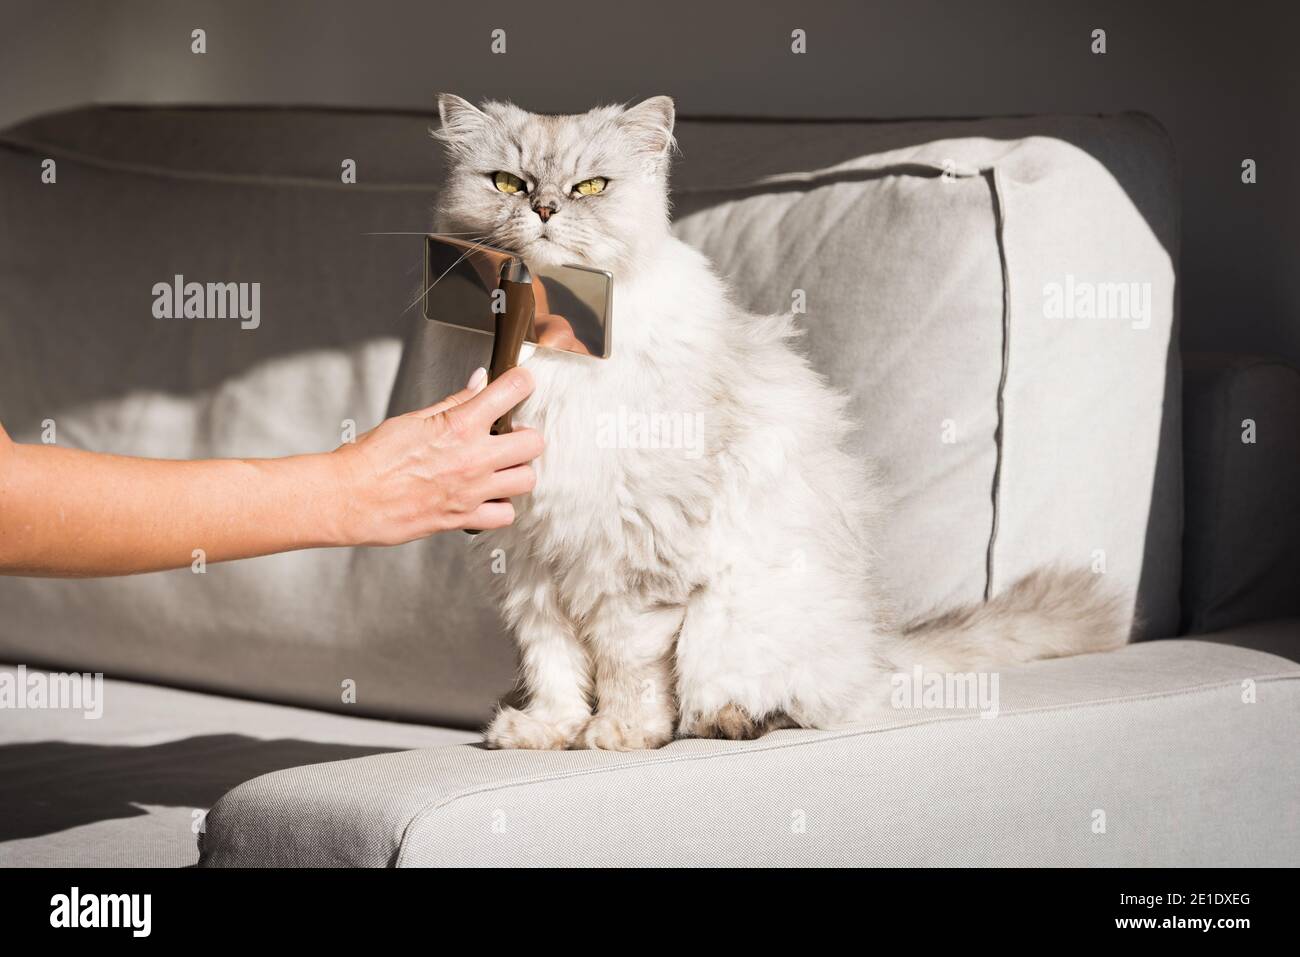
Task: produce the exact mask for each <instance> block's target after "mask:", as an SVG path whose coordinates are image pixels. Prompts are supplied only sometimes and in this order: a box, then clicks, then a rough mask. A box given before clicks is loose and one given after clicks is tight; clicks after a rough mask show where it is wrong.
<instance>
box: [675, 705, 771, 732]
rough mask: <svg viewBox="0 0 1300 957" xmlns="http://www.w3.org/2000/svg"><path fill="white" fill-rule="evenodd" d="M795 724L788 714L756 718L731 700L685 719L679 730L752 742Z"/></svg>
mask: <svg viewBox="0 0 1300 957" xmlns="http://www.w3.org/2000/svg"><path fill="white" fill-rule="evenodd" d="M792 727H795V724H794V722H792V721H790V720H789V719H788V718H786V717H785V716H784V715H779V714H776V715H766V716H764V717H762V718H755V717H754V716H753V715H751V714H750V713H749V712H748V711H746V710H745V709H744V708H741V707H740V706H739V705H736V704H731V703H730V702H728V703H727V704H724V705H723V706H722V707H721V708H717V709H716V710H713V711H708V712H703V713H696V714H694V715H690V716H688V717H683V718H682V723H681V726H680V727H679V728H678V729H677V733H678V734H680V735H682V736H683V737H688V738H725V739H727V740H728V741H751V740H753V739H754V738H761V737H762V736H763V735H765V734H767V732H769V731H775V730H776V729H778V728H792Z"/></svg>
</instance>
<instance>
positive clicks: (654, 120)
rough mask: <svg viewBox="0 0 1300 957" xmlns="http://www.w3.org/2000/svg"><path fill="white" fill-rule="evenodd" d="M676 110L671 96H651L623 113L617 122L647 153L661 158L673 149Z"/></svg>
mask: <svg viewBox="0 0 1300 957" xmlns="http://www.w3.org/2000/svg"><path fill="white" fill-rule="evenodd" d="M676 118H677V110H676V108H675V107H674V106H673V98H672V97H671V96H652V97H650V99H648V100H642V101H641V102H640V103H638V104H637V105H636V106H630V107H628V108H627V109H626V110H624V111H623V115H622V116H621V117H619V122H621V123H622V124H623V126H624V127H625V128H626V129H628V130H629V131H630V132H631V133H632V134H633V135H634V136H635V137H636V140H637V142H638V143H639V144H640V145H641V147H642V149H644V150H645V151H646V152H647V153H650V154H652V155H654V156H663V155H665V154H667V153H668V152H669V151H670V150H671V149H672V148H673V123H674V121H675V120H676Z"/></svg>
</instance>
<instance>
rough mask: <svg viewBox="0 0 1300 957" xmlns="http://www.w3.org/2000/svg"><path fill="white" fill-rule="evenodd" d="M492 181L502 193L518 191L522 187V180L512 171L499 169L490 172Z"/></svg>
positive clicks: (521, 189) (520, 190)
mask: <svg viewBox="0 0 1300 957" xmlns="http://www.w3.org/2000/svg"><path fill="white" fill-rule="evenodd" d="M492 182H493V183H495V184H496V187H497V189H499V190H501V192H503V193H518V192H522V191H523V188H524V181H523V180H522V179H520V178H519V177H518V176H516V175H515V174H514V173H507V172H505V171H504V170H499V171H498V172H495V173H493V174H492Z"/></svg>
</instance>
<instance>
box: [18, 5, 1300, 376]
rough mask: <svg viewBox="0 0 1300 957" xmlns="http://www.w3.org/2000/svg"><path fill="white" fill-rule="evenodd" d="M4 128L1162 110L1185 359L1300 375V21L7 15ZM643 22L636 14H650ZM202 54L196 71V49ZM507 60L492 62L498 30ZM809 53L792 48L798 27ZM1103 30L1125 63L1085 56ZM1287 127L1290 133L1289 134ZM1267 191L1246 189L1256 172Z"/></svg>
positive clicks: (1031, 10)
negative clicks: (402, 114)
mask: <svg viewBox="0 0 1300 957" xmlns="http://www.w3.org/2000/svg"><path fill="white" fill-rule="evenodd" d="M0 9H3V20H2V21H0V126H7V125H9V124H10V123H13V122H16V121H17V120H19V119H22V118H25V117H28V116H32V115H35V114H37V113H41V112H44V111H48V110H53V109H60V108H64V107H68V106H73V105H80V104H85V103H92V102H97V103H286V104H322V105H331V106H382V107H404V108H413V109H421V110H423V109H430V108H431V102H432V100H431V97H432V94H433V93H434V92H435V91H437V90H442V89H450V90H455V91H457V92H459V93H461V94H463V95H466V96H469V97H481V96H495V97H508V98H511V99H514V100H516V101H517V102H519V103H520V104H522V105H524V106H527V107H530V108H533V109H537V110H544V111H572V110H579V109H584V108H586V107H588V106H590V105H592V104H594V103H596V102H602V101H605V102H607V101H614V100H624V99H630V98H635V97H639V96H644V95H649V94H653V93H660V92H667V93H671V94H672V95H674V96H675V97H676V98H677V100H678V104H679V108H680V110H681V111H682V112H683V113H684V114H689V115H705V114H726V115H753V116H799V117H814V116H816V117H837V116H838V117H907V116H978V115H987V114H994V113H1045V112H1087V113H1096V112H1111V111H1117V110H1127V109H1137V110H1145V111H1147V112H1149V113H1152V114H1153V115H1155V116H1156V117H1157V118H1158V119H1159V120H1161V122H1163V123H1164V124H1165V126H1166V127H1167V128H1168V129H1169V130H1170V132H1171V133H1172V134H1173V137H1174V141H1175V144H1176V146H1177V148H1178V151H1179V155H1180V157H1181V162H1182V166H1183V176H1184V181H1183V201H1184V224H1183V233H1184V236H1183V240H1184V247H1183V261H1182V267H1183V278H1184V284H1183V310H1184V329H1183V336H1184V347H1185V348H1187V349H1214V350H1228V351H1244V352H1260V353H1267V354H1275V355H1282V356H1285V357H1287V358H1289V359H1290V360H1291V361H1293V362H1296V363H1300V268H1297V267H1298V266H1300V262H1298V260H1300V256H1297V253H1298V252H1300V182H1298V178H1297V176H1296V174H1295V172H1294V168H1295V164H1296V160H1297V157H1298V156H1300V134H1298V133H1297V130H1296V125H1295V123H1294V118H1295V117H1296V116H1297V113H1298V111H1300V68H1298V67H1297V66H1296V58H1295V53H1294V51H1293V49H1292V47H1293V46H1294V43H1295V38H1296V36H1297V32H1298V30H1297V28H1298V27H1300V13H1298V12H1297V11H1300V4H1297V3H1295V2H1291V0H1288V2H1285V3H1284V2H1259V0H1235V2H1233V3H1230V4H1229V3H1223V4H1218V5H1210V4H1201V3H1196V2H1174V0H1146V2H1132V0H1129V2H1052V3H1049V2H1044V0H986V2H979V3H976V2H963V0H947V2H944V0H878V2H873V3H847V2H840V3H836V2H829V0H801V2H797V3H796V2H789V3H779V4H778V3H761V4H760V3H754V2H748V3H741V2H707V3H706V2H701V0H691V2H685V0H659V2H653V0H652V2H643V3H635V2H606V3H596V2H592V0H586V2H574V0H561V2H547V3H536V2H534V3H520V2H517V0H494V2H492V3H482V2H475V3H465V4H460V5H454V6H453V5H450V4H445V3H429V2H423V3H419V2H395V0H388V2H368V3H362V2H356V0H318V2H305V0H280V2H275V3H261V2H226V3H215V2H189V3H187V2H177V0H138V2H132V0H127V2H121V3H112V4H109V3H100V2H95V0H83V2H76V0H46V2H35V0H5V2H3V4H0ZM636 9H641V10H644V11H645V15H644V16H642V17H637V16H634V15H633V12H632V11H634V10H636ZM194 27H203V28H205V29H206V30H207V33H208V53H207V54H206V55H205V56H195V55H193V54H191V53H190V50H189V42H190V30H191V29H193V28H194ZM497 27H500V28H504V29H505V30H506V31H507V38H508V40H507V42H508V52H507V53H506V54H505V55H504V56H494V55H492V54H491V53H490V52H489V48H488V45H489V34H490V32H491V30H492V29H493V28H497ZM795 27H800V28H802V29H804V30H806V31H807V33H808V37H809V43H808V47H809V49H808V53H807V54H805V55H803V56H795V55H793V54H791V53H790V52H789V35H790V31H791V30H792V29H793V28H795ZM1095 27H1102V28H1104V29H1106V31H1107V34H1108V52H1107V53H1106V55H1105V56H1095V55H1093V54H1092V53H1091V52H1090V51H1089V42H1090V40H1089V34H1090V33H1091V31H1092V30H1093V29H1094V28H1095ZM1284 117H1285V118H1288V122H1286V123H1284V122H1283V118H1284ZM1246 157H1250V158H1252V159H1254V160H1256V161H1257V162H1258V164H1259V182H1258V183H1257V184H1255V185H1253V186H1246V185H1243V184H1242V183H1241V181H1240V166H1241V161H1242V160H1243V159H1244V158H1246Z"/></svg>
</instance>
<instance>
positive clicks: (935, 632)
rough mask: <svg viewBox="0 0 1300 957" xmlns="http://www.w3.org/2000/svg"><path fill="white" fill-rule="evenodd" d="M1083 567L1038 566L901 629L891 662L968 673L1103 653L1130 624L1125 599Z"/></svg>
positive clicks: (1116, 643)
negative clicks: (989, 593) (983, 596)
mask: <svg viewBox="0 0 1300 957" xmlns="http://www.w3.org/2000/svg"><path fill="white" fill-rule="evenodd" d="M1103 579H1104V576H1102V575H1095V574H1093V573H1091V572H1090V571H1088V570H1087V569H1071V570H1063V569H1060V568H1056V567H1048V568H1040V569H1038V570H1036V571H1033V572H1030V573H1029V574H1028V575H1026V576H1025V577H1024V578H1021V579H1020V580H1019V581H1017V582H1015V584H1013V585H1012V586H1011V587H1010V588H1007V589H1005V590H1004V591H1002V592H1000V593H999V594H997V595H996V596H994V597H993V598H991V599H990V600H989V601H986V602H979V603H974V604H970V605H966V606H963V607H961V608H956V609H953V610H952V611H948V612H945V613H943V614H941V615H937V616H935V617H931V618H926V619H923V620H918V621H915V622H912V623H910V624H907V625H905V626H903V628H902V629H901V631H900V632H899V633H898V635H897V639H896V642H895V643H893V646H892V647H891V648H890V652H891V654H890V658H892V659H893V664H894V665H895V666H897V667H901V668H903V669H911V668H914V667H916V666H917V665H920V666H921V667H922V668H925V669H926V670H931V671H943V672H971V671H985V670H992V669H995V668H998V667H1005V666H1010V665H1017V664H1021V663H1024V662H1028V661H1036V660H1038V659H1040V658H1064V657H1067V656H1069V655H1082V654H1087V653H1088V652H1094V651H1110V650H1111V649H1114V648H1118V647H1120V646H1121V645H1123V644H1125V643H1126V642H1127V641H1128V639H1129V634H1130V631H1131V629H1132V620H1133V616H1132V603H1131V600H1128V599H1126V597H1125V596H1124V595H1123V594H1122V593H1121V591H1120V590H1119V589H1116V588H1113V587H1112V586H1111V585H1110V584H1109V583H1108V582H1105V581H1103Z"/></svg>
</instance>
